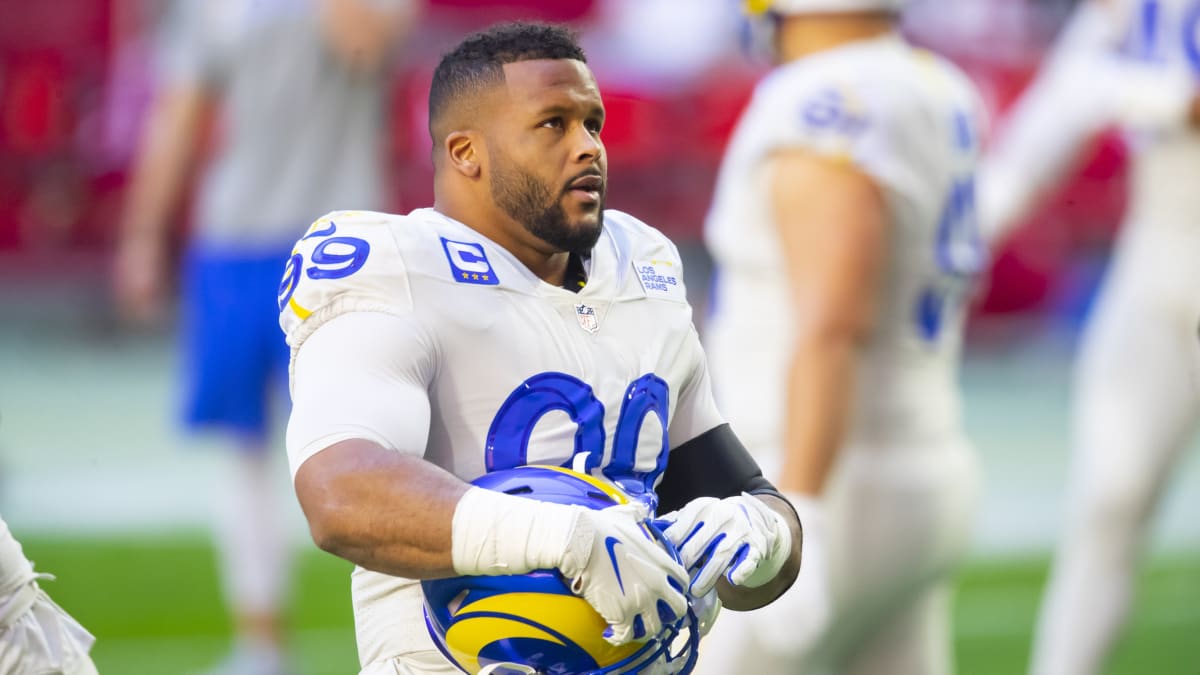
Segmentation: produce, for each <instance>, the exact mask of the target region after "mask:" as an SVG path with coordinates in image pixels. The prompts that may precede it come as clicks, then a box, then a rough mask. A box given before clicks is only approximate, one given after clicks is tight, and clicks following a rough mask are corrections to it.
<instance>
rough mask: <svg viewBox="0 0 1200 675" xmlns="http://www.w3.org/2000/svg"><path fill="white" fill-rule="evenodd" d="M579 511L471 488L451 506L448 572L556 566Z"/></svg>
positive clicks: (514, 570)
mask: <svg viewBox="0 0 1200 675" xmlns="http://www.w3.org/2000/svg"><path fill="white" fill-rule="evenodd" d="M582 510H583V509H582V507H577V506H566V505H563V504H548V503H546V502H542V501H537V500H533V499H525V498H524V497H514V496H512V495H507V494H504V493H502V492H494V491H492V490H487V489H484V488H480V487H472V488H471V489H470V490H467V493H466V494H464V495H463V496H462V499H460V500H459V502H458V506H457V507H456V508H455V510H454V521H453V524H452V527H451V535H450V541H451V555H452V556H453V561H454V571H455V572H458V573H459V574H462V575H488V576H493V575H501V574H525V573H527V572H531V571H533V570H536V569H552V568H557V567H559V565H560V564H561V563H562V558H563V555H564V553H565V552H566V550H567V548H568V546H569V545H570V543H571V537H572V535H573V534H574V532H575V529H576V528H575V526H576V522H577V521H578V519H579V516H580V513H581V512H582Z"/></svg>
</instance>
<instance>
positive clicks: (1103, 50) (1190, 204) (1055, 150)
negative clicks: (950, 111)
mask: <svg viewBox="0 0 1200 675" xmlns="http://www.w3.org/2000/svg"><path fill="white" fill-rule="evenodd" d="M1197 91H1200V0H1104V1H1102V0H1091V1H1090V2H1087V3H1084V4H1083V5H1081V6H1080V8H1079V9H1078V10H1076V12H1075V14H1074V15H1073V16H1072V18H1071V21H1070V23H1069V24H1068V25H1067V26H1066V27H1065V28H1064V30H1063V34H1062V36H1061V37H1060V38H1059V39H1058V41H1057V43H1056V45H1055V49H1054V51H1053V53H1052V54H1051V55H1050V57H1049V58H1048V59H1047V63H1046V65H1045V66H1044V67H1043V70H1042V72H1041V73H1040V74H1039V75H1038V78H1037V80H1036V81H1035V82H1034V83H1033V84H1032V85H1031V86H1030V88H1029V91H1028V92H1027V93H1025V94H1024V95H1023V96H1022V98H1021V100H1020V101H1019V103H1018V104H1017V106H1016V107H1015V108H1014V110H1013V112H1012V113H1011V115H1010V119H1009V121H1008V122H1007V124H1006V125H1005V128H1004V129H1003V130H1002V133H1001V134H1000V136H999V138H998V142H997V143H996V144H995V146H994V147H992V148H991V149H990V150H989V153H988V158H987V161H986V164H985V166H984V169H983V171H982V174H981V175H982V181H981V186H982V187H981V195H980V207H981V217H982V219H983V222H984V227H985V229H987V230H988V231H989V236H992V237H995V236H1000V235H1003V234H1004V232H1006V231H1007V230H1008V229H1010V228H1012V227H1013V226H1015V225H1017V224H1019V222H1020V221H1021V219H1022V218H1023V217H1024V216H1025V215H1026V212H1027V211H1028V209H1029V208H1031V207H1032V206H1034V205H1035V204H1036V199H1037V197H1038V196H1039V195H1040V194H1041V193H1042V192H1044V190H1045V185H1047V184H1053V182H1054V180H1055V178H1056V177H1057V176H1058V175H1059V174H1060V173H1061V172H1062V170H1063V169H1064V167H1065V166H1066V165H1067V164H1068V163H1069V162H1070V160H1071V159H1072V157H1074V156H1075V155H1076V153H1078V151H1079V148H1080V146H1082V145H1083V144H1084V143H1085V142H1087V140H1088V139H1090V138H1091V137H1092V136H1094V135H1095V134H1096V133H1097V132H1099V131H1101V130H1103V129H1104V128H1105V127H1108V126H1112V125H1116V126H1120V127H1122V128H1123V129H1124V130H1125V131H1126V132H1127V134H1128V139H1129V141H1130V143H1132V144H1133V146H1134V147H1133V149H1134V152H1133V153H1131V164H1132V167H1131V168H1132V180H1133V181H1134V184H1133V186H1132V190H1131V197H1132V203H1131V204H1130V210H1129V219H1130V220H1132V221H1135V222H1138V223H1141V224H1144V225H1151V226H1154V227H1168V228H1171V227H1174V228H1184V229H1187V228H1193V227H1195V223H1196V222H1197V217H1196V215H1195V214H1198V213H1200V190H1196V189H1195V187H1194V186H1195V185H1197V184H1198V182H1200V161H1197V157H1200V133H1197V131H1196V130H1195V129H1193V128H1191V127H1190V125H1189V124H1188V121H1187V116H1188V108H1189V106H1190V104H1191V101H1192V98H1193V97H1194V96H1195V95H1196V92H1197Z"/></svg>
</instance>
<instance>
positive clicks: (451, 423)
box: [280, 209, 724, 664]
mask: <svg viewBox="0 0 1200 675" xmlns="http://www.w3.org/2000/svg"><path fill="white" fill-rule="evenodd" d="M589 265H590V273H589V275H588V282H587V285H586V286H585V287H584V288H583V289H582V290H581V291H580V292H578V293H573V292H570V291H567V290H565V289H563V288H560V287H557V286H552V285H550V284H547V283H545V282H543V281H542V280H540V279H538V278H537V277H536V276H535V275H534V274H533V273H532V272H530V271H529V269H528V268H526V267H525V266H524V265H522V264H521V263H520V262H519V261H518V260H517V259H516V258H514V257H513V256H512V255H511V254H510V253H509V252H508V251H507V250H506V249H504V248H502V247H500V246H498V245H496V244H495V243H493V242H491V241H490V240H488V239H487V238H485V237H484V236H483V235H481V234H479V233H478V232H476V231H475V230H473V229H471V228H469V227H467V226H466V225H464V224H462V223H459V222H457V221H455V220H452V219H451V218H448V217H446V216H444V215H442V214H440V213H438V212H437V211H434V210H432V209H418V210H416V211H413V212H412V213H410V214H409V215H407V216H398V215H386V214H381V213H370V212H358V213H345V212H342V213H333V214H330V215H328V216H326V217H324V218H322V219H321V220H319V221H317V222H316V223H315V224H314V225H313V226H312V228H311V229H310V230H309V232H308V233H307V234H306V235H305V236H304V238H303V239H302V240H301V241H300V243H299V244H298V246H297V249H296V252H295V254H294V255H293V257H292V260H291V262H290V263H289V264H288V267H287V270H286V273H285V276H284V280H283V284H282V286H281V294H280V306H281V319H280V322H281V325H282V327H283V329H284V331H285V332H286V334H287V337H288V342H289V344H290V345H291V347H292V363H293V367H294V366H295V364H296V361H297V358H300V359H303V358H304V354H303V350H304V346H305V343H306V341H307V340H308V339H309V338H310V337H312V338H313V339H314V342H315V341H316V338H318V337H320V333H318V332H317V331H319V330H320V328H321V326H322V325H325V324H326V323H328V322H329V321H331V320H333V319H334V318H336V317H338V316H339V315H343V314H346V313H353V312H371V313H380V312H382V313H386V314H389V315H392V316H395V317H399V318H400V319H402V320H403V321H404V324H405V325H407V326H408V327H410V332H409V333H408V334H407V337H406V338H405V339H404V342H405V344H403V345H397V348H396V349H395V350H394V351H395V352H396V353H395V354H393V355H391V356H390V358H394V359H397V360H400V361H403V364H402V367H403V368H404V369H405V370H406V372H411V373H412V374H413V375H412V377H413V379H414V381H417V382H419V383H420V387H423V390H424V392H425V393H427V396H428V403H429V405H428V408H427V409H428V414H427V415H426V416H425V417H424V418H422V416H421V415H419V414H415V413H414V412H413V411H412V410H404V409H397V410H395V411H394V416H393V417H394V418H400V419H405V416H410V418H411V420H412V421H411V423H408V422H407V421H406V422H405V423H406V424H409V426H410V427H416V426H421V425H423V424H425V420H427V429H425V428H421V429H417V430H416V431H417V432H418V433H417V435H416V438H420V439H423V441H421V442H419V443H413V442H409V441H405V440H404V439H405V438H409V439H411V438H413V433H412V432H413V431H414V430H413V429H411V428H410V429H407V430H405V432H404V433H400V434H393V433H390V432H389V429H388V425H389V424H390V423H388V422H385V423H381V424H375V423H374V422H372V421H371V420H364V419H355V415H356V414H355V413H354V412H353V411H350V412H347V411H345V410H342V411H337V412H329V413H326V412H324V411H321V410H313V409H312V407H311V406H308V407H306V410H305V412H304V416H305V419H303V420H297V419H296V413H295V412H294V413H293V420H292V423H291V424H290V425H289V432H288V454H289V459H290V461H291V464H292V471H293V474H294V473H295V471H296V470H297V469H298V468H299V466H300V464H301V463H302V462H303V461H304V460H306V459H307V458H308V457H309V456H311V455H312V454H313V453H315V452H318V451H320V450H321V449H322V448H324V447H328V445H329V444H330V443H331V441H333V442H336V440H337V439H344V438H350V437H362V438H368V439H370V440H376V441H377V442H380V443H382V444H383V445H385V447H390V448H392V449H395V450H396V451H398V452H404V453H409V454H414V455H420V456H423V457H424V458H425V459H426V460H428V461H430V462H432V463H434V464H436V465H438V466H440V467H442V468H444V469H446V470H448V471H450V472H451V473H453V474H455V475H456V476H458V477H460V478H462V479H464V480H471V479H474V478H476V477H478V476H480V475H482V474H483V473H485V472H488V471H492V470H499V469H505V468H511V467H514V466H518V465H523V464H527V463H549V464H556V465H563V464H567V465H569V464H570V462H571V459H572V457H573V456H574V455H576V454H577V453H587V456H588V462H589V465H590V466H591V467H592V470H593V471H595V472H597V473H602V474H603V475H605V476H607V477H609V478H610V479H613V480H616V481H618V482H620V483H622V484H623V485H625V486H626V487H627V488H629V489H631V490H633V491H635V492H636V491H638V490H639V489H647V488H652V487H653V486H654V485H656V483H657V481H658V479H659V478H660V477H661V475H662V472H663V470H664V469H665V467H666V463H667V458H668V451H669V449H670V448H674V447H677V446H679V445H680V444H682V443H685V442H687V441H689V440H691V439H693V438H695V437H696V436H698V435H700V434H702V433H704V432H706V431H709V430H711V429H713V428H714V427H716V426H718V425H720V424H722V423H723V422H724V420H723V419H722V418H721V417H720V416H719V415H718V413H717V411H716V408H715V406H714V404H713V397H712V393H711V388H710V385H709V380H708V374H707V370H706V366H705V361H704V356H703V353H702V351H701V348H700V342H699V338H698V336H697V334H696V331H695V329H694V327H693V325H692V311H691V307H690V305H689V304H688V302H687V297H686V293H685V288H684V285H683V269H682V266H681V263H680V258H679V254H678V252H677V250H676V249H675V246H674V245H673V244H672V243H671V242H670V241H669V240H668V239H667V238H666V237H664V236H663V235H662V234H661V233H659V232H658V231H656V230H654V229H652V228H650V227H649V226H647V225H645V224H643V223H641V222H640V221H638V220H636V219H634V218H633V217H631V216H629V215H626V214H624V213H620V212H617V211H607V212H606V214H605V227H604V233H603V235H602V236H601V238H600V241H599V243H598V244H597V245H596V247H595V249H594V250H593V251H592V255H591V258H590V261H589ZM331 328H333V326H331ZM314 334H315V337H314ZM393 365H394V364H393ZM389 367H391V366H389ZM296 375H297V374H296V373H295V372H293V378H295V377H296ZM292 384H293V388H294V389H295V388H297V387H298V383H297V381H296V380H295V379H293V383H292ZM420 387H418V389H420ZM342 394H343V395H344V397H347V398H348V399H349V400H351V401H353V400H354V397H355V392H354V391H347V392H342ZM360 395H361V394H360ZM361 404H362V405H361V407H364V408H369V407H372V406H371V404H372V402H369V401H366V400H362V401H361ZM300 429H302V430H303V431H298V430H300ZM393 439H399V440H394V441H393ZM406 445H407V446H408V447H406ZM414 445H416V446H417V447H412V446H414ZM353 596H354V607H355V616H356V624H357V631H358V638H359V655H360V658H361V659H362V661H363V663H364V664H366V663H370V662H372V661H375V660H377V659H380V658H390V657H393V656H396V655H398V654H404V653H409V652H412V651H419V650H428V649H433V645H432V642H431V641H430V640H429V638H428V635H427V634H426V628H425V625H424V621H423V618H422V612H421V593H420V589H419V586H418V585H417V584H416V583H415V582H413V581H411V580H408V579H401V578H397V577H392V576H388V575H384V574H378V573H375V572H370V571H366V570H363V569H357V570H355V572H354V578H353Z"/></svg>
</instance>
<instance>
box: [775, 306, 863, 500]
mask: <svg viewBox="0 0 1200 675" xmlns="http://www.w3.org/2000/svg"><path fill="white" fill-rule="evenodd" d="M859 348H860V338H859V336H858V334H857V333H856V332H853V331H850V330H848V329H845V330H838V329H834V330H821V329H811V330H803V329H802V331H801V333H800V334H799V335H798V336H797V339H796V342H795V347H794V350H793V356H792V363H791V366H790V370H789V376H788V394H787V408H786V421H785V427H784V447H785V449H786V452H785V453H784V462H783V471H782V473H781V480H780V483H779V486H778V487H779V489H780V490H782V491H784V492H785V493H786V492H799V493H802V494H806V495H813V496H817V495H820V494H821V491H822V490H823V489H824V486H825V481H826V479H827V478H828V476H829V473H830V470H831V469H832V467H833V464H834V461H835V460H836V457H837V452H838V449H839V447H840V445H841V443H842V437H843V434H844V430H845V428H846V425H847V421H848V419H849V415H850V406H851V400H852V396H853V392H854V375H855V366H856V363H857V359H858V352H859Z"/></svg>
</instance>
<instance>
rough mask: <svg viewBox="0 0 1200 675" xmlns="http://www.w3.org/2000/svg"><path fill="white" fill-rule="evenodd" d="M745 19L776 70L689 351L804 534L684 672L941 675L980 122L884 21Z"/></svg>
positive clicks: (972, 488)
mask: <svg viewBox="0 0 1200 675" xmlns="http://www.w3.org/2000/svg"><path fill="white" fill-rule="evenodd" d="M748 4H749V6H750V9H751V11H752V12H753V13H755V14H756V17H755V18H754V20H755V22H756V23H755V25H756V26H759V27H763V26H765V27H766V29H767V30H766V31H763V34H764V35H765V36H766V38H767V39H769V45H770V47H771V49H772V51H773V53H774V55H775V56H776V57H777V60H778V67H776V68H775V69H774V70H773V71H772V72H771V73H770V74H769V75H767V76H766V77H765V78H764V79H763V80H762V82H761V83H760V84H759V85H758V87H757V89H756V91H755V93H754V96H753V98H752V100H751V102H750V104H749V106H748V108H747V109H746V111H745V112H744V114H743V116H742V119H741V120H740V122H739V124H738V126H737V129H736V131H735V132H734V136H733V138H732V140H731V142H730V145H729V147H728V149H727V151H726V155H725V158H724V162H723V164H722V167H721V171H720V175H719V177H718V182H717V191H716V195H715V199H714V202H713V205H712V208H711V211H710V214H709V219H708V222H707V227H706V239H707V244H708V246H709V250H710V251H711V253H712V255H713V256H714V258H715V260H716V263H717V272H716V274H717V281H716V283H715V288H714V299H713V303H714V311H713V313H712V316H711V317H710V320H709V322H708V323H707V331H706V347H707V349H708V353H709V355H710V358H711V364H712V373H713V382H714V386H715V388H716V396H717V400H718V404H719V405H720V406H721V409H722V411H724V412H725V413H726V414H727V415H728V418H729V420H730V422H731V423H732V425H733V427H734V428H735V429H737V430H738V432H739V433H740V434H741V435H742V437H743V438H744V439H745V440H746V444H747V446H748V447H749V448H750V450H751V452H752V453H753V454H754V456H755V457H756V459H758V460H759V461H760V463H761V464H762V466H763V467H764V470H765V473H766V475H767V476H768V477H770V478H771V479H773V480H776V481H777V485H779V487H780V489H781V490H782V491H784V493H785V494H787V495H788V496H789V498H790V499H791V500H792V501H793V503H794V504H796V505H797V508H798V510H799V512H800V513H801V519H802V520H803V521H804V522H805V524H806V528H805V567H804V569H802V570H801V573H800V579H799V580H798V582H797V584H796V586H795V587H794V588H793V589H792V590H791V591H789V592H788V593H787V594H785V595H784V596H783V597H782V598H780V600H779V601H778V602H776V603H774V604H773V605H771V606H770V607H768V608H765V609H764V610H761V611H758V612H752V613H749V614H747V615H737V614H733V613H729V612H726V613H724V614H723V615H722V616H721V618H720V619H719V620H718V622H717V625H716V626H715V628H714V629H713V633H712V634H711V635H710V636H709V639H708V641H707V644H706V646H707V649H705V650H704V651H703V652H702V655H701V658H700V669H701V671H703V672H705V673H711V674H713V675H716V674H718V673H730V672H735V671H737V669H738V667H739V666H738V664H745V663H750V664H753V665H754V672H756V673H797V672H804V673H824V672H838V673H886V674H887V675H905V674H911V675H937V674H939V673H948V672H951V671H952V665H951V662H952V654H951V649H950V640H949V633H950V631H949V625H948V622H949V600H950V581H949V578H948V575H949V573H950V572H951V571H952V570H953V569H954V567H955V565H956V564H957V563H958V562H959V560H960V559H961V556H962V555H963V554H964V551H965V547H966V542H967V537H968V533H969V530H970V525H971V522H972V514H973V508H974V504H975V501H976V493H977V466H976V459H975V457H974V453H973V450H972V448H971V445H970V444H969V443H968V440H967V438H966V437H965V435H964V432H963V421H962V415H961V411H960V394H959V389H958V386H957V382H956V380H957V378H958V365H959V351H960V343H961V341H962V327H963V318H964V304H965V301H966V299H967V296H968V293H969V290H970V288H971V286H972V281H973V279H974V278H975V276H976V274H977V273H978V272H979V271H980V269H981V267H982V265H983V263H984V259H985V253H984V251H983V249H982V247H981V246H980V242H979V238H978V235H977V230H976V225H977V223H976V217H975V193H974V177H975V170H976V161H977V156H978V150H979V140H980V133H981V126H982V123H983V113H982V106H981V103H980V101H979V98H978V96H977V92H976V91H975V89H974V87H973V86H972V85H971V84H970V83H969V82H968V80H967V78H966V77H965V76H964V75H963V74H962V73H961V72H960V71H959V70H958V69H956V68H955V67H954V66H952V65H951V64H949V63H947V62H946V61H944V60H943V59H941V58H939V57H937V56H935V55H933V54H931V53H928V52H926V51H923V50H920V49H916V48H914V47H912V46H910V45H909V44H907V43H906V42H905V40H904V38H903V37H901V36H900V34H899V33H898V31H897V27H896V22H897V13H898V12H899V10H900V9H901V6H902V5H903V2H902V1H901V0H776V1H763V2H751V3H748ZM806 514H808V517H807V518H806V517H805V516H806ZM822 523H823V525H824V527H822V526H821V525H822ZM810 554H811V555H810ZM717 643H724V644H726V645H727V646H726V647H717V646H714V645H715V644H717Z"/></svg>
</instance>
